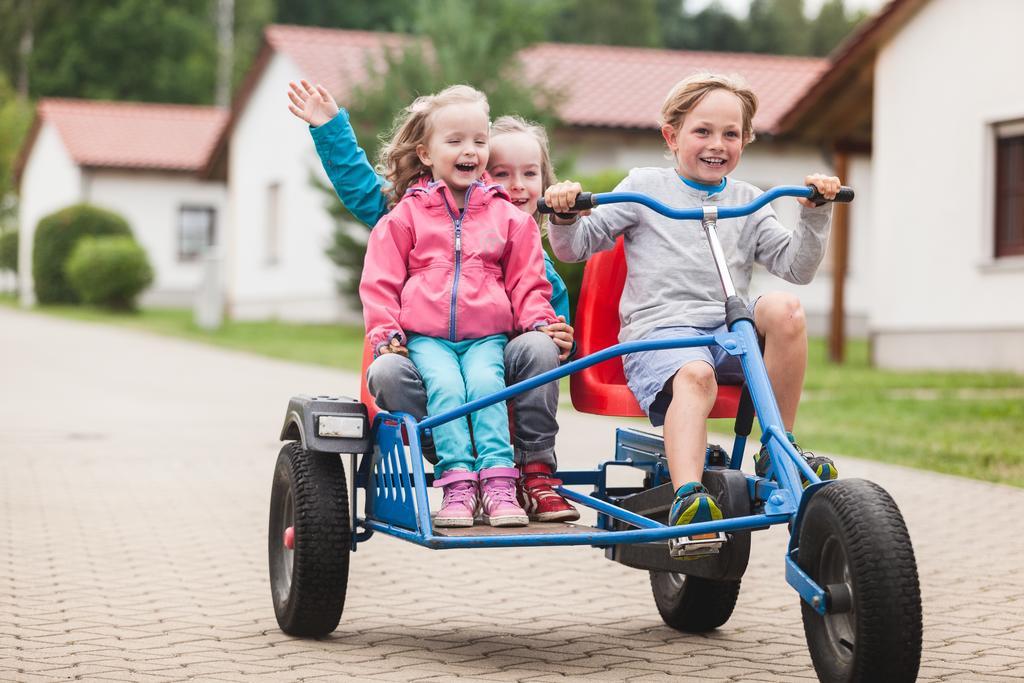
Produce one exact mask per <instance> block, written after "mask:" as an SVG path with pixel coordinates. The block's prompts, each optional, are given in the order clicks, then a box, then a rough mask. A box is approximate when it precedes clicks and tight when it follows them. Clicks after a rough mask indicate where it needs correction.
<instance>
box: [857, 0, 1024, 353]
mask: <svg viewBox="0 0 1024 683" xmlns="http://www.w3.org/2000/svg"><path fill="white" fill-rule="evenodd" d="M1021 26H1024V3H1022V2H1019V0H987V1H986V2H985V3H984V10H983V11H982V10H981V8H980V7H979V3H977V2H973V1H972V0H932V2H929V3H927V4H926V5H925V6H924V8H923V9H922V10H921V11H920V12H919V13H918V14H917V15H916V16H915V17H914V18H913V19H912V20H911V21H910V22H909V23H908V24H907V25H906V26H905V27H904V28H903V30H902V31H900V32H899V33H898V34H897V35H896V36H895V37H894V38H893V39H892V40H891V41H890V42H889V43H888V44H887V45H885V46H884V48H883V49H882V50H881V52H880V54H879V56H878V60H877V63H876V71H875V97H874V194H875V201H874V209H875V211H874V221H873V224H874V226H875V230H874V231H873V235H872V247H873V248H872V259H871V263H870V267H871V274H872V281H873V283H874V289H873V292H872V296H871V301H872V307H871V311H870V319H871V320H870V325H871V329H872V334H873V339H874V342H875V343H874V351H875V356H876V361H877V362H878V363H879V364H881V365H884V366H896V367H920V366H932V367H935V366H938V367H965V368H985V367H992V368H996V367H1003V368H1013V369H1016V370H1017V371H1024V305H1021V298H1022V295H1024V257H1018V258H1012V259H1000V260H999V261H998V262H996V261H995V260H994V259H993V257H992V253H993V248H992V240H993V234H994V227H993V225H994V218H993V208H994V207H993V204H994V202H993V182H994V171H993V169H994V142H993V135H992V128H991V126H992V124H993V123H996V122H1001V121H1007V120H1013V119H1022V118H1024V79H1022V78H1021V76H1020V67H1021V64H1024V41H1022V40H1021V38H1020V28H1021Z"/></svg>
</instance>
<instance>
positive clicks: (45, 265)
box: [32, 204, 132, 304]
mask: <svg viewBox="0 0 1024 683" xmlns="http://www.w3.org/2000/svg"><path fill="white" fill-rule="evenodd" d="M131 234H132V231H131V228H130V227H128V222H127V221H125V219H124V218H122V217H121V216H119V215H118V214H116V213H113V212H110V211H106V210H104V209H100V208H97V207H95V206H90V205H88V204H76V205H74V206H69V207H67V208H66V209H61V210H60V211H58V212H56V213H51V214H50V215H49V216H44V217H43V218H42V220H40V221H39V225H38V227H37V228H36V234H35V239H34V240H33V245H32V279H33V281H34V282H35V290H36V299H38V301H39V303H41V304H56V303H70V304H73V303H78V302H79V301H80V299H79V297H78V295H77V294H76V292H75V290H74V289H73V288H72V287H71V285H70V284H69V283H68V280H67V277H66V276H65V270H64V266H65V265H66V264H67V261H68V257H69V256H70V255H71V252H72V251H73V250H74V248H75V245H76V244H77V243H78V240H80V239H81V238H82V237H85V236H87V235H91V236H98V235H127V236H129V237H130V236H131Z"/></svg>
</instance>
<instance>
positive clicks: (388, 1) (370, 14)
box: [274, 0, 418, 31]
mask: <svg viewBox="0 0 1024 683" xmlns="http://www.w3.org/2000/svg"><path fill="white" fill-rule="evenodd" d="M276 3H277V7H276V8H275V13H274V21H276V22H278V23H280V24H298V25H299V26H322V27H325V28H351V29H360V30H364V31H395V30H398V29H400V28H402V24H403V23H407V20H406V17H409V16H410V15H411V14H412V13H413V12H414V11H415V9H416V5H417V4H418V3H415V2H413V0H372V1H371V2H352V1H351V0H276Z"/></svg>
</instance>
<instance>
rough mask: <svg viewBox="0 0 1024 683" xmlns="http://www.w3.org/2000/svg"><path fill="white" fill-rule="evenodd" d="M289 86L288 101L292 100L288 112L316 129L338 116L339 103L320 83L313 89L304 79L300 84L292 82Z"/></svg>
mask: <svg viewBox="0 0 1024 683" xmlns="http://www.w3.org/2000/svg"><path fill="white" fill-rule="evenodd" d="M288 86H289V88H288V99H290V100H291V104H289V105H288V111H290V112H291V113H293V114H295V116H297V117H299V118H300V119H302V120H303V121H305V122H306V123H308V124H309V125H311V126H313V127H314V128H316V127H317V126H322V125H324V124H325V123H327V122H328V121H330V120H331V119H333V118H334V117H335V116H337V115H338V103H337V102H335V101H334V98H333V97H331V94H330V93H329V92H327V89H326V88H324V86H322V85H320V84H319V83H318V84H317V85H316V87H313V86H312V85H311V84H310V82H309V81H307V80H306V79H304V78H303V79H302V80H301V81H300V82H299V83H298V84H296V83H294V82H292V83H289V84H288Z"/></svg>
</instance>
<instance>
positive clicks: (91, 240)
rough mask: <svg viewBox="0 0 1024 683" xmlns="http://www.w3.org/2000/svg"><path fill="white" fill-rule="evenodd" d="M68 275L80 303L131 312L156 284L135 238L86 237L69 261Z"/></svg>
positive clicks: (116, 236) (144, 255) (147, 260)
mask: <svg viewBox="0 0 1024 683" xmlns="http://www.w3.org/2000/svg"><path fill="white" fill-rule="evenodd" d="M65 274H66V275H67V279H68V282H69V283H70V284H71V286H72V288H73V289H74V291H75V293H76V294H77V296H78V298H79V300H81V301H83V302H85V303H87V304H92V305H94V306H104V307H107V308H114V309H121V310H131V309H134V308H135V299H136V298H137V297H138V295H139V294H140V293H141V292H142V290H144V289H145V288H146V287H148V286H149V285H150V284H152V282H153V268H152V267H150V265H149V259H148V258H146V252H145V251H144V250H143V248H142V247H141V246H139V244H138V242H136V241H135V240H134V239H132V238H131V237H127V236H123V235H114V236H106V237H83V238H82V239H81V240H79V241H78V244H77V245H75V249H74V251H72V252H71V256H70V257H69V258H68V262H67V266H66V267H65Z"/></svg>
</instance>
